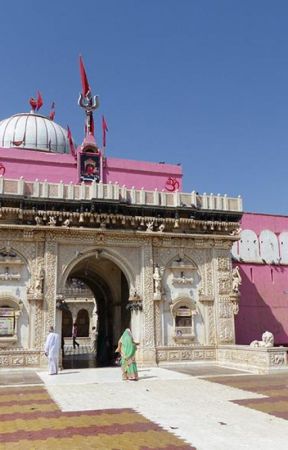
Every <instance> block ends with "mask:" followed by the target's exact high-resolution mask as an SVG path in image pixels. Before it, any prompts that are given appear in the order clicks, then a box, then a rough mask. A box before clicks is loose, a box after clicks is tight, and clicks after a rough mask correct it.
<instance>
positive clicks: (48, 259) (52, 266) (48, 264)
mask: <svg viewBox="0 0 288 450" xmlns="http://www.w3.org/2000/svg"><path fill="white" fill-rule="evenodd" d="M57 252H58V246H57V242H55V240H54V236H53V234H52V233H49V236H47V240H46V245H45V272H46V277H45V282H46V283H45V284H46V288H45V307H46V308H45V309H46V311H47V312H46V317H45V322H44V336H43V340H44V339H45V337H46V336H47V334H48V330H49V326H51V325H53V326H56V290H57V256H58V255H57ZM57 331H59V330H57ZM60 331H61V330H60Z"/></svg>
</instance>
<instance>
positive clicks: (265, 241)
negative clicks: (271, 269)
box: [259, 230, 280, 264]
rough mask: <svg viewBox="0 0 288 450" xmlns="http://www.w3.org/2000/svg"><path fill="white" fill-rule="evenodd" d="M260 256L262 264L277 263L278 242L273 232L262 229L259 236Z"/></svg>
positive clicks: (278, 256)
mask: <svg viewBox="0 0 288 450" xmlns="http://www.w3.org/2000/svg"><path fill="white" fill-rule="evenodd" d="M259 246H260V257H261V260H262V262H263V263H264V264H266V263H268V264H271V263H272V264H277V263H278V262H279V258H280V255H279V244H278V239H277V236H276V234H275V233H273V231H270V230H263V231H261V233H260V236H259Z"/></svg>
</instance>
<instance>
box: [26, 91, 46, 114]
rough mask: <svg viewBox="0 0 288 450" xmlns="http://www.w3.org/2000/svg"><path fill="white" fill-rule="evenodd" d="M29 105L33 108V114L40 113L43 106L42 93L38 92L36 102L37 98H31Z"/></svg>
mask: <svg viewBox="0 0 288 450" xmlns="http://www.w3.org/2000/svg"><path fill="white" fill-rule="evenodd" d="M29 103H30V106H31V108H32V110H31V114H34V113H35V111H38V110H39V109H40V108H41V106H43V98H42V95H41V92H40V91H37V100H35V98H33V97H30V100H29Z"/></svg>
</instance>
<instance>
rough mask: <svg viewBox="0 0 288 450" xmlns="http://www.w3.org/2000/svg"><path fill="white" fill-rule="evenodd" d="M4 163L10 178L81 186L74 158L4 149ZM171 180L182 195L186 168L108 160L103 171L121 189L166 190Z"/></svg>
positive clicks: (0, 151)
mask: <svg viewBox="0 0 288 450" xmlns="http://www.w3.org/2000/svg"><path fill="white" fill-rule="evenodd" d="M0 162H1V163H2V164H3V165H4V166H5V169H6V171H5V177H6V178H10V179H18V178H20V177H23V178H24V179H26V180H28V181H34V180H35V179H38V180H39V181H44V180H47V181H50V182H52V183H58V182H60V181H63V182H64V183H70V182H71V181H72V182H73V183H79V175H78V167H77V161H76V160H75V159H74V157H73V156H72V155H71V154H58V153H52V152H51V153H49V152H41V151H35V150H27V149H18V148H9V149H7V148H0ZM169 177H173V178H175V179H176V180H177V181H178V183H179V188H178V190H179V191H181V190H182V168H181V166H178V165H173V164H159V163H151V162H143V161H133V160H127V159H118V158H107V159H106V162H105V164H104V169H103V182H104V183H109V182H112V183H116V182H118V183H119V185H120V186H122V185H125V186H126V187H128V188H131V187H133V186H134V187H135V188H136V189H141V188H142V187H143V188H144V189H147V190H154V189H158V190H162V189H165V185H166V182H167V179H168V178H169Z"/></svg>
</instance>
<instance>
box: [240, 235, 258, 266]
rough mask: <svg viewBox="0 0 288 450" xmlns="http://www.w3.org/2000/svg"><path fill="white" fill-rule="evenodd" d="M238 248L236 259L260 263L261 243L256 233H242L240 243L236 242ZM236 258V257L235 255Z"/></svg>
mask: <svg viewBox="0 0 288 450" xmlns="http://www.w3.org/2000/svg"><path fill="white" fill-rule="evenodd" d="M234 245H236V248H237V247H238V257H237V256H236V259H238V260H239V261H242V260H243V261H245V262H260V261H261V259H260V254H259V241H258V236H257V234H256V233H255V231H252V230H243V231H242V232H241V236H240V241H238V242H235V243H234ZM233 256H234V255H233Z"/></svg>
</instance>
